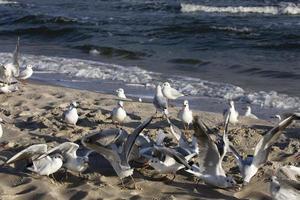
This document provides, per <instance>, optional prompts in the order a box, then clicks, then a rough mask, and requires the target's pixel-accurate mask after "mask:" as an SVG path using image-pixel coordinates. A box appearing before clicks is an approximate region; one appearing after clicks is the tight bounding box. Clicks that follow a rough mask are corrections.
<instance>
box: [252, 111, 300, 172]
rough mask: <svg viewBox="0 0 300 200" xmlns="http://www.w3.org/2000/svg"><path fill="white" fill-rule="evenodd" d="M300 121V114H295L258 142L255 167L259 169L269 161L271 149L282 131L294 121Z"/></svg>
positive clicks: (254, 159) (254, 160)
mask: <svg viewBox="0 0 300 200" xmlns="http://www.w3.org/2000/svg"><path fill="white" fill-rule="evenodd" d="M299 119H300V113H294V114H292V115H290V116H289V117H287V118H286V119H284V120H283V121H281V122H280V123H279V124H278V125H277V126H275V127H274V128H272V129H271V130H270V131H268V132H267V133H266V134H265V135H264V136H263V138H262V139H261V140H260V141H259V142H258V144H257V145H256V147H255V151H254V158H253V163H252V164H253V165H255V166H256V167H259V166H260V165H262V164H263V163H265V162H266V160H267V159H268V155H269V151H270V147H271V146H272V145H273V144H274V143H275V142H276V140H277V139H278V138H279V136H280V134H281V133H282V132H281V131H282V130H284V129H285V128H286V127H287V126H288V125H290V124H291V123H292V122H293V121H294V120H299Z"/></svg>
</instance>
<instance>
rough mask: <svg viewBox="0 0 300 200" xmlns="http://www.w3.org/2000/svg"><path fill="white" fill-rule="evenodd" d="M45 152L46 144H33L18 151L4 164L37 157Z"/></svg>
mask: <svg viewBox="0 0 300 200" xmlns="http://www.w3.org/2000/svg"><path fill="white" fill-rule="evenodd" d="M45 153H47V145H46V144H35V145H32V146H30V147H27V148H26V149H24V150H22V151H20V152H19V153H17V154H16V155H14V156H13V157H12V158H10V159H9V160H8V161H7V162H6V164H11V163H14V162H17V161H19V160H24V159H31V160H34V159H36V158H38V157H39V156H40V155H42V154H45Z"/></svg>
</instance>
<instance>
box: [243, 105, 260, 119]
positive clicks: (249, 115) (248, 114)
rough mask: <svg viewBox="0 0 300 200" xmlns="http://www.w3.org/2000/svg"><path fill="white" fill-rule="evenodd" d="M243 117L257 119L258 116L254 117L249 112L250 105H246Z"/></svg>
mask: <svg viewBox="0 0 300 200" xmlns="http://www.w3.org/2000/svg"><path fill="white" fill-rule="evenodd" d="M245 117H250V118H252V119H258V117H256V116H255V115H254V114H252V113H251V107H250V106H247V110H246V113H245Z"/></svg>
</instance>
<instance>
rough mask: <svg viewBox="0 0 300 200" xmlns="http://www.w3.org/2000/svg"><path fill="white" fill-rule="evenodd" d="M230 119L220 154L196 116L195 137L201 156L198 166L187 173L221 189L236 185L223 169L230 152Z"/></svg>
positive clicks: (227, 120)
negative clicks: (228, 134)
mask: <svg viewBox="0 0 300 200" xmlns="http://www.w3.org/2000/svg"><path fill="white" fill-rule="evenodd" d="M229 117H230V116H228V117H227V118H226V121H225V130H224V134H223V140H224V145H223V149H222V152H221V153H219V151H218V147H217V145H216V144H215V143H214V142H213V140H212V139H211V138H210V136H209V135H208V132H207V131H206V128H205V125H204V124H203V122H202V121H201V120H200V118H199V117H198V116H196V117H195V118H194V120H193V126H194V130H195V135H196V137H197V139H198V143H199V148H200V150H199V155H198V164H199V166H197V165H196V164H194V165H192V169H188V170H186V171H187V172H189V173H191V174H193V175H195V176H197V177H199V178H200V179H202V180H203V181H204V182H205V183H207V184H210V185H213V186H216V187H220V188H231V187H234V186H235V185H236V182H235V181H234V179H233V178H232V177H230V176H226V173H225V171H224V169H223V167H222V160H223V158H224V156H225V154H226V153H227V151H228V145H226V144H228V142H226V140H228V139H227V136H226V132H227V127H228V123H229Z"/></svg>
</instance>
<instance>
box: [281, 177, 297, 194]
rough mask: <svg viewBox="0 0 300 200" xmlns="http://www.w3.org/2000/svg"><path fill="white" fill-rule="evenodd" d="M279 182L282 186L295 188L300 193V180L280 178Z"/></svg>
mask: <svg viewBox="0 0 300 200" xmlns="http://www.w3.org/2000/svg"><path fill="white" fill-rule="evenodd" d="M279 183H280V185H281V186H282V187H285V188H293V189H295V190H297V191H298V193H299V195H300V182H299V181H295V180H289V179H280V180H279Z"/></svg>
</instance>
